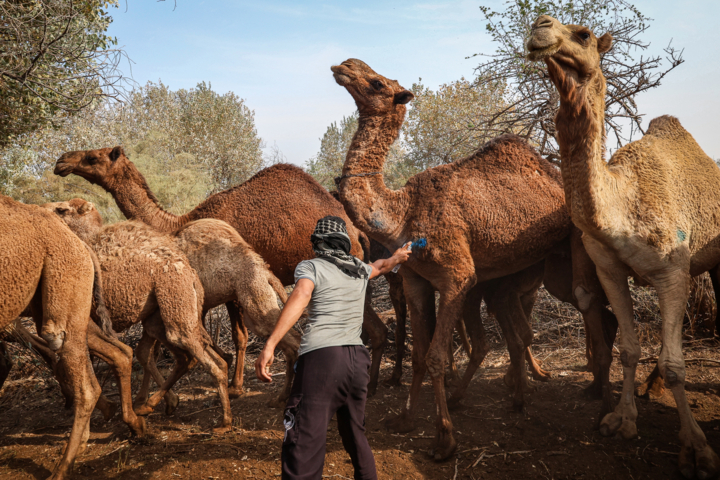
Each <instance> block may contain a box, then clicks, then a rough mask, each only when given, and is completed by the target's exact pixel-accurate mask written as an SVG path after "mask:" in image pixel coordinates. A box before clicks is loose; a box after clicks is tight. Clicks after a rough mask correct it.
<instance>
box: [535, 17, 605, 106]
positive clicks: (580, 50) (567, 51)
mask: <svg viewBox="0 0 720 480" xmlns="http://www.w3.org/2000/svg"><path fill="white" fill-rule="evenodd" d="M611 46H612V35H610V34H609V33H606V34H605V35H603V36H602V37H600V38H598V37H596V36H595V34H594V33H593V32H592V31H591V30H590V29H588V28H587V27H582V26H579V25H563V24H562V23H560V22H559V21H558V20H556V19H554V18H553V17H551V16H549V15H541V16H540V17H538V19H537V20H535V23H534V24H533V26H532V33H531V34H530V39H529V40H528V42H527V49H528V59H530V60H533V61H540V60H544V61H545V63H546V64H547V66H548V71H549V73H550V77H551V79H552V80H553V83H555V85H556V86H557V88H558V90H559V91H560V94H561V95H562V94H563V93H569V90H574V89H575V87H576V86H578V85H585V84H587V83H588V82H589V81H590V79H592V78H597V77H598V76H600V77H601V76H602V72H601V70H600V55H601V54H603V53H605V52H607V51H608V50H610V47H611ZM566 91H568V92H566Z"/></svg>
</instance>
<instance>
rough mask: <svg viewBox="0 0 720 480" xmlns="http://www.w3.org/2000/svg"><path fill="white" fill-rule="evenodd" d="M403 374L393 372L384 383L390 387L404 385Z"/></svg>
mask: <svg viewBox="0 0 720 480" xmlns="http://www.w3.org/2000/svg"><path fill="white" fill-rule="evenodd" d="M401 377H402V375H395V374H393V375H392V376H391V377H390V378H388V379H387V380H385V381H384V382H383V383H384V384H385V385H386V386H388V387H402V381H401V380H400V379H401Z"/></svg>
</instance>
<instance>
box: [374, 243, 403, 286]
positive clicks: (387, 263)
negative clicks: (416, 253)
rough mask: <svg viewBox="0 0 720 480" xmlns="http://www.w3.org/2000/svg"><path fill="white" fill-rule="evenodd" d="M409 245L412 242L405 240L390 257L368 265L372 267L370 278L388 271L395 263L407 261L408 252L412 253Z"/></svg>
mask: <svg viewBox="0 0 720 480" xmlns="http://www.w3.org/2000/svg"><path fill="white" fill-rule="evenodd" d="M410 245H412V242H407V243H406V244H405V245H403V246H402V247H400V248H398V249H397V250H395V253H393V254H392V256H391V257H390V258H386V259H384V260H377V261H374V262H373V263H371V264H370V266H371V267H373V270H372V273H371V274H370V278H375V277H377V276H380V275H385V274H386V273H390V272H391V271H392V269H393V268H394V267H395V265H398V264H401V263H405V262H407V259H408V257H409V256H410V253H412V252H411V251H410Z"/></svg>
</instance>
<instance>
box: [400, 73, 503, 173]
mask: <svg viewBox="0 0 720 480" xmlns="http://www.w3.org/2000/svg"><path fill="white" fill-rule="evenodd" d="M421 80H422V79H421ZM412 92H413V93H414V94H415V100H413V102H412V107H411V109H410V112H409V113H408V116H407V120H406V121H405V124H404V125H403V129H402V133H403V148H404V149H405V152H406V158H405V160H404V163H405V164H406V165H407V166H408V167H410V168H411V170H412V171H414V172H415V173H417V172H421V171H423V170H426V169H428V168H430V167H434V166H437V165H441V164H443V163H450V162H453V161H455V160H458V159H460V158H464V157H466V156H468V155H471V154H472V153H474V152H475V151H476V150H477V149H478V148H480V147H481V146H482V145H483V144H484V143H485V142H487V141H488V140H490V139H492V138H494V137H496V136H498V135H500V134H501V133H505V132H503V131H500V130H497V129H496V128H494V127H495V125H496V124H493V123H491V122H485V121H484V120H485V119H486V118H488V117H489V116H491V115H494V114H495V112H498V111H502V110H504V109H505V103H504V92H505V88H504V85H503V84H501V83H493V82H473V83H471V82H468V81H467V80H465V79H464V78H461V79H460V80H457V81H455V82H452V83H449V84H445V85H441V86H440V87H439V88H438V89H437V91H435V92H434V91H432V90H431V89H429V88H427V87H425V86H424V85H423V84H422V83H416V84H413V86H412ZM501 118H502V116H501Z"/></svg>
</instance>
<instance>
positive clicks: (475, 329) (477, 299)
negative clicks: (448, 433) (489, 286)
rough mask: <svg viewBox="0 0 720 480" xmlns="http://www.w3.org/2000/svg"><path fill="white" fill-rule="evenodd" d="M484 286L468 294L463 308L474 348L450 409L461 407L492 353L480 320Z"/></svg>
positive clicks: (480, 285)
mask: <svg viewBox="0 0 720 480" xmlns="http://www.w3.org/2000/svg"><path fill="white" fill-rule="evenodd" d="M484 286H485V285H484V284H478V285H476V286H475V287H474V288H473V289H472V290H470V292H468V294H467V298H466V300H465V305H464V306H463V319H464V322H465V327H466V328H467V332H468V334H469V335H470V341H471V342H472V348H471V349H470V361H469V362H468V365H467V367H466V368H465V373H464V374H463V377H462V379H461V380H460V383H459V384H458V386H457V388H456V389H455V391H454V392H453V394H452V396H451V397H450V399H449V400H448V407H449V408H455V407H457V406H459V405H460V401H461V400H462V399H463V397H464V396H465V392H466V391H467V388H468V386H469V385H470V381H471V380H472V378H473V376H474V375H475V372H477V369H478V368H479V367H480V365H481V364H482V362H483V360H485V356H486V355H487V353H488V352H489V351H490V345H489V344H488V343H487V339H486V338H485V328H484V327H483V324H482V319H481V318H480V306H481V303H482V299H483V293H484Z"/></svg>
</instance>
